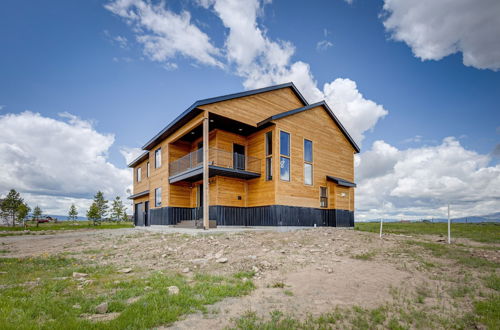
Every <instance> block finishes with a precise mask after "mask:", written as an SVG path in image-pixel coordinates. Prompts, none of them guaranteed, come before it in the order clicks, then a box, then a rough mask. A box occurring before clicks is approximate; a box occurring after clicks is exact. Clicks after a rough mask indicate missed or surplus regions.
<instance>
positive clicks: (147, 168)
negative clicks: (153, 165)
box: [146, 162, 149, 178]
mask: <svg viewBox="0 0 500 330" xmlns="http://www.w3.org/2000/svg"><path fill="white" fill-rule="evenodd" d="M146 177H148V178H149V162H148V163H147V164H146Z"/></svg>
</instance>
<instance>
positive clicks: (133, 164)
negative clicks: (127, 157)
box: [128, 151, 149, 167]
mask: <svg viewBox="0 0 500 330" xmlns="http://www.w3.org/2000/svg"><path fill="white" fill-rule="evenodd" d="M148 157H149V151H145V152H143V153H142V154H140V155H139V157H137V158H136V159H134V160H133V161H131V162H130V164H128V167H134V166H135V165H137V164H138V163H140V162H142V161H143V160H145V159H147V158H148Z"/></svg>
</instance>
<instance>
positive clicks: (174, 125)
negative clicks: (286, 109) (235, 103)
mask: <svg viewBox="0 0 500 330" xmlns="http://www.w3.org/2000/svg"><path fill="white" fill-rule="evenodd" d="M288 87H290V88H291V89H292V91H293V92H294V93H295V95H297V97H298V98H299V99H300V100H301V101H302V103H303V104H304V105H308V104H309V103H307V101H306V99H305V98H304V96H302V94H301V93H300V92H299V90H298V89H297V87H295V85H294V84H293V83H292V82H288V83H285V84H281V85H275V86H269V87H265V88H259V89H253V90H249V91H246V92H241V93H234V94H228V95H223V96H218V97H212V98H208V99H203V100H198V101H196V102H194V103H193V104H192V105H191V106H190V107H189V108H187V109H186V110H185V111H184V112H183V113H181V114H180V115H179V116H177V118H175V119H174V120H173V121H172V122H170V124H168V125H167V126H166V127H165V128H164V129H162V130H161V131H160V132H159V133H158V134H156V135H155V136H154V137H153V138H152V139H151V140H149V141H148V142H147V143H146V144H145V145H144V146H143V147H142V149H144V150H151V149H152V148H153V147H154V146H155V145H156V144H157V142H158V140H160V139H164V138H166V137H167V136H168V135H170V134H171V133H173V132H174V131H175V130H177V129H178V128H179V127H181V126H182V125H184V123H185V122H187V121H188V120H190V119H191V118H193V117H195V116H196V115H197V114H198V113H200V112H201V110H200V109H197V107H199V106H202V105H207V104H211V103H216V102H221V101H227V100H231V99H236V98H240V97H245V96H249V95H254V94H260V93H265V92H270V91H273V90H277V89H282V88H288ZM193 110H198V111H197V112H196V111H193ZM193 112H196V113H195V114H194V113H193ZM188 115H190V116H189V119H187V118H186V117H188Z"/></svg>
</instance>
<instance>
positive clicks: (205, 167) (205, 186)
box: [203, 116, 210, 230]
mask: <svg viewBox="0 0 500 330" xmlns="http://www.w3.org/2000/svg"><path fill="white" fill-rule="evenodd" d="M208 149H209V143H208V116H205V118H203V228H204V229H205V230H206V229H208V228H209V227H210V220H209V212H208V210H209V208H208V206H209V202H210V199H209V196H208V195H209V194H208V192H209V189H210V188H209V187H208V157H209V153H208V151H209V150H208Z"/></svg>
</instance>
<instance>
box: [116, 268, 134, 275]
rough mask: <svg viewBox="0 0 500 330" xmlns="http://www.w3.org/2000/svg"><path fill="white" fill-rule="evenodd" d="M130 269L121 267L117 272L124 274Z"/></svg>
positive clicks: (130, 269)
mask: <svg viewBox="0 0 500 330" xmlns="http://www.w3.org/2000/svg"><path fill="white" fill-rule="evenodd" d="M131 271H132V268H123V269H120V270H119V271H118V272H119V273H124V274H128V273H130V272H131Z"/></svg>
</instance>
